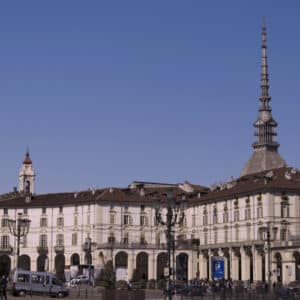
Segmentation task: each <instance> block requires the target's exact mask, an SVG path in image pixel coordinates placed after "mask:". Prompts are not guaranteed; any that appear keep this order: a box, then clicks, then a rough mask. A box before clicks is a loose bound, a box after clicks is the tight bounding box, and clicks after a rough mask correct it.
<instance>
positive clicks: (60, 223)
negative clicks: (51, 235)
mask: <svg viewBox="0 0 300 300" xmlns="http://www.w3.org/2000/svg"><path fill="white" fill-rule="evenodd" d="M57 227H64V218H62V217H59V218H57Z"/></svg>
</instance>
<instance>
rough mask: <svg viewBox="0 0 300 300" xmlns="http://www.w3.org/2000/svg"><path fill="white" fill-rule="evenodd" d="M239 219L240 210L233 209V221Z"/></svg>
mask: <svg viewBox="0 0 300 300" xmlns="http://www.w3.org/2000/svg"><path fill="white" fill-rule="evenodd" d="M239 220H240V212H239V210H238V209H236V210H235V211H234V221H235V222H237V221H239Z"/></svg>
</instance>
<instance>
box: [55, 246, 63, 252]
mask: <svg viewBox="0 0 300 300" xmlns="http://www.w3.org/2000/svg"><path fill="white" fill-rule="evenodd" d="M54 251H55V252H64V251H65V246H64V245H56V246H54Z"/></svg>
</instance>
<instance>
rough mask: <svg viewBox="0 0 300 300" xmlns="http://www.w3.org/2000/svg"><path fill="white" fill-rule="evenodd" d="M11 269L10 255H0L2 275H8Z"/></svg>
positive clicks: (0, 273) (0, 271) (0, 274)
mask: <svg viewBox="0 0 300 300" xmlns="http://www.w3.org/2000/svg"><path fill="white" fill-rule="evenodd" d="M10 270H11V259H10V257H9V256H8V255H6V254H4V255H0V276H3V275H5V276H8V275H9V273H10Z"/></svg>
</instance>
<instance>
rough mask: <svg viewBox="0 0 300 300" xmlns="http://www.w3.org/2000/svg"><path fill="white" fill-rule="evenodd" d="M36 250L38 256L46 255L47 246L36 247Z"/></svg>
mask: <svg viewBox="0 0 300 300" xmlns="http://www.w3.org/2000/svg"><path fill="white" fill-rule="evenodd" d="M36 250H37V252H38V253H39V254H47V253H48V247H47V246H37V247H36Z"/></svg>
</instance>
